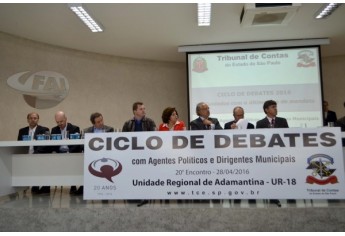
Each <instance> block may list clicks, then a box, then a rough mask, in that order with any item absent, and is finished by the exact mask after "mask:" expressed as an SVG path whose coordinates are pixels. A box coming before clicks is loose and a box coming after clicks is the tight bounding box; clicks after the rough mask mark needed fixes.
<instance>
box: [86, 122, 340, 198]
mask: <svg viewBox="0 0 345 236" xmlns="http://www.w3.org/2000/svg"><path fill="white" fill-rule="evenodd" d="M266 198H268V199H272V198H273V199H344V198H345V178H344V161H343V149H342V146H341V133H340V129H339V128H318V129H303V128H293V129H260V130H258V129H256V130H255V129H254V130H213V131H178V132H173V131H171V132H131V133H95V134H86V136H85V159H84V199H266Z"/></svg>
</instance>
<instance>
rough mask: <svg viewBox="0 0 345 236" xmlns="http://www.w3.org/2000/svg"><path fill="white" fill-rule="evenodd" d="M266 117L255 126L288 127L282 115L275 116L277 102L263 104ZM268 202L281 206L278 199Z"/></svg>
mask: <svg viewBox="0 0 345 236" xmlns="http://www.w3.org/2000/svg"><path fill="white" fill-rule="evenodd" d="M263 109H264V112H265V114H266V117H265V118H264V119H262V120H259V121H258V122H256V128H257V129H261V128H289V125H288V123H287V120H286V119H285V118H282V117H277V114H278V109H277V102H276V101H273V100H268V101H266V102H265V103H264V106H263ZM289 201H290V202H293V201H294V200H288V202H289ZM270 203H273V204H276V205H277V206H278V207H281V203H280V201H279V200H278V199H271V200H270Z"/></svg>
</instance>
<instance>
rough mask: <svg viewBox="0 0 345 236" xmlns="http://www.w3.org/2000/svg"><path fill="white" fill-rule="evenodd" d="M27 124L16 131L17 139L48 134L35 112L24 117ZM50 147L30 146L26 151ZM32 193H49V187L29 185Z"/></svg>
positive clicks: (31, 152)
mask: <svg viewBox="0 0 345 236" xmlns="http://www.w3.org/2000/svg"><path fill="white" fill-rule="evenodd" d="M26 119H27V121H28V124H29V126H27V127H24V128H21V129H20V130H19V132H18V138H17V140H18V141H22V140H23V135H29V136H31V139H37V135H41V134H44V135H45V134H47V135H49V129H48V128H47V127H44V126H40V125H38V121H39V119H40V116H39V115H38V113H36V112H31V113H29V114H28V115H27V117H26ZM49 152H50V149H49V147H48V146H30V147H29V149H28V153H30V154H37V153H49ZM31 192H32V193H35V194H37V193H50V188H49V187H48V186H43V187H42V188H41V189H40V188H39V186H32V187H31Z"/></svg>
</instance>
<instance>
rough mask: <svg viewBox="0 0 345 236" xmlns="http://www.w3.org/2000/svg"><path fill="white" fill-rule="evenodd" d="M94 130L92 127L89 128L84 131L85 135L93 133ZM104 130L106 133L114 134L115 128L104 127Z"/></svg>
mask: <svg viewBox="0 0 345 236" xmlns="http://www.w3.org/2000/svg"><path fill="white" fill-rule="evenodd" d="M94 129H95V127H94V126H91V127H89V128H86V129H84V133H93V131H94ZM103 129H104V130H105V132H106V133H111V132H114V128H113V127H110V126H107V125H104V126H103Z"/></svg>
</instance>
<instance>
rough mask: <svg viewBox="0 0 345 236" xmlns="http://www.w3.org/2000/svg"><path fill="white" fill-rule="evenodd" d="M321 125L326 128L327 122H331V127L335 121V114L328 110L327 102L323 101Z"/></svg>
mask: <svg viewBox="0 0 345 236" xmlns="http://www.w3.org/2000/svg"><path fill="white" fill-rule="evenodd" d="M322 106H323V118H324V120H323V125H324V126H327V125H328V123H329V122H333V126H334V124H335V122H336V121H337V114H336V113H335V112H334V111H331V110H328V102H327V101H323V103H322Z"/></svg>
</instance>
